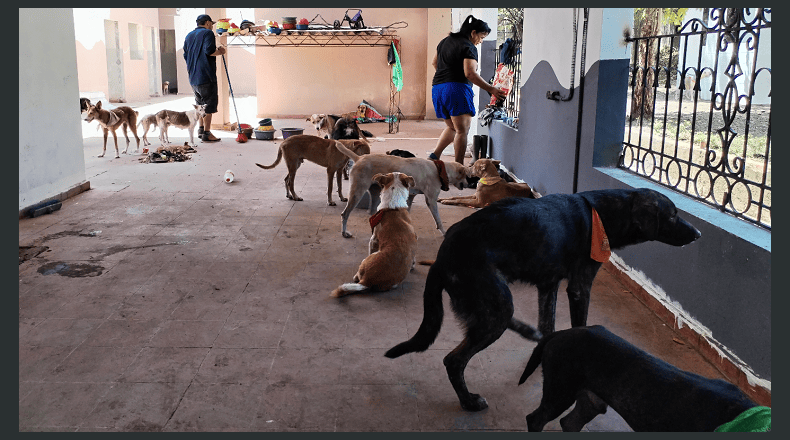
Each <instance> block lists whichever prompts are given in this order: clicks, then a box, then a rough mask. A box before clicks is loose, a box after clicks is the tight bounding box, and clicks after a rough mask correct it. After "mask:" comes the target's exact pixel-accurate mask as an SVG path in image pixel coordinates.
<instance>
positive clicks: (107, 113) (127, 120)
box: [85, 101, 140, 159]
mask: <svg viewBox="0 0 790 440" xmlns="http://www.w3.org/2000/svg"><path fill="white" fill-rule="evenodd" d="M85 120H86V121H88V122H91V121H93V120H96V121H98V122H99V125H100V126H101V128H102V130H104V148H103V149H102V152H101V154H100V155H99V157H104V153H106V152H107V133H108V132H109V131H112V138H113V140H115V158H116V159H117V158H119V157H121V155H120V154H118V135H117V134H115V130H117V129H118V127H123V135H124V136H125V137H126V148H125V149H124V150H123V154H126V153H127V151H129V135H128V134H127V132H126V128H127V127H128V128H129V129H130V130H132V134H134V138H135V139H136V140H137V148H136V149H135V151H138V150H140V138H139V137H138V136H137V112H136V111H135V110H133V109H132V108H131V107H127V106H121V107H116V108H114V109H112V110H104V109H103V108H102V105H101V101H99V102H97V103H96V105H92V106H90V108H89V109H88V114H87V116H86V117H85Z"/></svg>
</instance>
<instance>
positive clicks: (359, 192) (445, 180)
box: [335, 143, 469, 238]
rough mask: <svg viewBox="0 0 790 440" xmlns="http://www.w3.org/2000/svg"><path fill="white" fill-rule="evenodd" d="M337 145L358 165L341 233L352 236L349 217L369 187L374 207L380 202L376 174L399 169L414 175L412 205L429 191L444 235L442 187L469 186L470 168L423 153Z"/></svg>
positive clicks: (429, 200) (352, 175)
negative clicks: (366, 151)
mask: <svg viewBox="0 0 790 440" xmlns="http://www.w3.org/2000/svg"><path fill="white" fill-rule="evenodd" d="M335 147H336V148H337V149H338V151H340V152H341V153H343V154H345V155H346V156H348V157H349V159H351V160H353V161H354V166H353V167H351V171H350V172H349V178H350V180H351V190H350V191H349V195H348V203H347V204H346V207H345V209H343V213H342V214H340V217H341V228H340V233H341V234H342V235H343V237H346V238H349V237H352V236H353V235H352V234H351V233H350V232H349V231H348V229H347V228H346V225H347V224H348V218H349V217H350V216H351V210H353V209H354V208H355V207H356V206H357V203H359V201H360V200H362V197H363V196H364V195H365V191H368V192H369V194H370V199H371V204H370V207H374V206H376V203H375V201H376V200H377V199H378V197H379V191H380V187H379V185H376V184H375V183H374V184H371V180H372V178H373V176H374V175H376V174H379V173H382V174H383V173H392V172H395V171H398V172H401V173H404V174H407V175H409V176H411V177H412V178H413V179H414V188H413V189H412V191H411V194H410V195H409V198H408V205H409V206H411V202H412V200H413V199H414V196H415V195H416V194H423V195H425V203H426V204H427V205H428V209H429V210H430V211H431V215H432V216H433V220H434V222H436V229H438V230H439V231H440V232H441V233H442V235H444V233H445V230H444V226H443V225H442V219H441V218H440V217H439V207H438V202H437V201H436V200H437V199H438V198H439V193H440V191H447V190H449V189H450V185H453V186H455V187H456V188H458V189H463V188H464V187H465V186H466V178H467V176H468V174H469V168H467V167H465V166H464V165H463V164H460V163H457V162H442V161H438V160H437V161H433V160H429V159H423V158H421V157H409V158H404V157H398V156H390V155H388V154H366V155H364V156H360V155H358V154H355V153H354V152H353V151H350V150H349V149H348V148H346V147H345V145H343V144H340V143H337V144H335Z"/></svg>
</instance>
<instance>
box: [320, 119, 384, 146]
mask: <svg viewBox="0 0 790 440" xmlns="http://www.w3.org/2000/svg"><path fill="white" fill-rule="evenodd" d="M327 117H331V118H337V120H335V128H334V129H332V139H335V140H338V139H359V134H360V133H362V136H364V137H366V138H370V137H373V133H371V132H369V131H367V130H360V128H359V125H358V124H357V120H356V118H350V117H338V116H335V115H327Z"/></svg>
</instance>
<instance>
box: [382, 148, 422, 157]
mask: <svg viewBox="0 0 790 440" xmlns="http://www.w3.org/2000/svg"><path fill="white" fill-rule="evenodd" d="M387 154H389V155H390V156H398V157H407V158H408V157H417V156H415V155H414V153H412V152H411V151H406V150H398V149H395V150H390V151H387Z"/></svg>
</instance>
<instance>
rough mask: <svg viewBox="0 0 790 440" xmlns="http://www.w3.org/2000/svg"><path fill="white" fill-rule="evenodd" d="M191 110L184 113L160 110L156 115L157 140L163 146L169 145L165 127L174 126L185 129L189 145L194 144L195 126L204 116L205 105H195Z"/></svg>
mask: <svg viewBox="0 0 790 440" xmlns="http://www.w3.org/2000/svg"><path fill="white" fill-rule="evenodd" d="M192 107H194V108H193V109H192V110H187V111H185V112H177V111H173V110H160V111H159V112H158V113H157V114H156V125H157V126H158V127H159V140H160V141H162V143H163V144H169V143H170V138H168V136H167V127H169V126H171V125H172V126H174V127H178V128H186V129H187V130H188V131H189V144H190V145H192V146H197V144H195V126H196V125H197V124H198V122H200V120H201V119H203V117H204V116H206V105H205V104H201V105H195V104H192Z"/></svg>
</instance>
